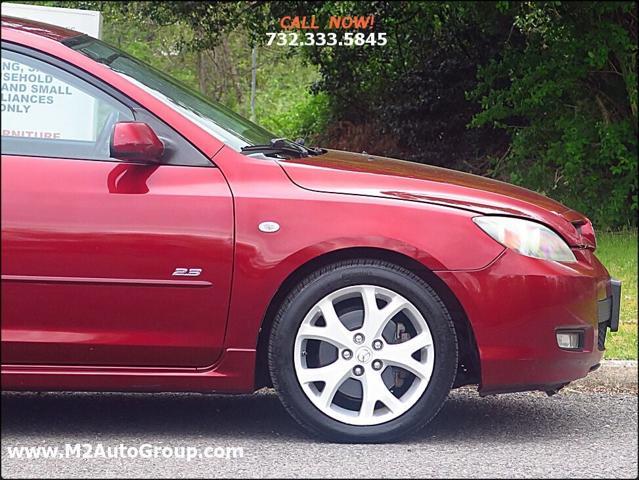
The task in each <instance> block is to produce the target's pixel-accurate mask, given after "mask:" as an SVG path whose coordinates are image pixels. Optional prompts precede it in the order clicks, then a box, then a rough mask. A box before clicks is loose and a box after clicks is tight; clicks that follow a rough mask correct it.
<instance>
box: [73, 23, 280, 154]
mask: <svg viewBox="0 0 639 480" xmlns="http://www.w3.org/2000/svg"><path fill="white" fill-rule="evenodd" d="M63 43H64V44H65V45H66V46H68V47H70V48H72V49H74V50H76V51H78V52H80V53H83V54H84V55H86V56H87V57H89V58H91V59H93V60H95V61H96V62H100V63H102V64H104V65H106V66H107V67H109V68H110V69H111V70H113V71H114V72H116V73H118V74H119V75H122V76H124V77H126V78H127V79H128V80H129V81H131V82H133V83H135V84H136V85H138V86H139V87H140V88H142V89H144V90H145V91H147V92H148V93H150V94H151V95H153V96H155V97H156V98H158V99H160V100H161V101H163V102H165V103H168V104H170V105H171V106H172V107H173V108H175V109H176V110H178V111H179V112H180V113H182V114H183V115H185V116H186V117H188V118H189V119H191V120H192V121H194V122H195V123H197V124H198V125H200V126H201V127H202V128H204V129H205V130H207V131H209V132H210V133H211V134H212V135H214V136H215V137H217V138H219V139H220V140H222V141H223V142H225V143H226V144H227V145H229V146H230V147H231V148H234V149H235V150H238V151H239V150H241V149H242V148H243V147H246V146H247V145H262V144H268V143H269V142H270V141H271V140H272V139H273V138H275V137H276V135H274V134H272V133H270V132H269V131H268V130H266V129H264V128H262V127H260V126H259V125H256V124H255V123H253V122H251V121H249V120H247V119H245V118H244V117H242V116H240V115H238V114H237V113H235V112H233V111H232V110H230V109H229V108H227V107H225V106H224V105H222V104H221V103H218V102H215V101H212V100H208V99H207V98H205V97H204V96H202V95H201V94H199V93H197V92H195V91H194V90H191V89H190V88H188V87H186V86H185V85H182V84H181V83H180V82H178V81H177V80H175V79H173V78H171V77H170V76H168V75H166V74H164V73H162V72H160V71H159V70H156V69H155V68H153V67H151V66H150V65H147V64H145V63H144V62H142V61H140V60H137V59H135V58H133V57H131V56H130V55H128V54H126V53H124V52H123V51H121V50H119V49H117V48H115V47H112V46H111V45H109V44H107V43H104V42H102V41H100V40H96V39H95V38H92V37H88V36H86V35H79V36H77V37H72V38H69V39H66V40H64V41H63Z"/></svg>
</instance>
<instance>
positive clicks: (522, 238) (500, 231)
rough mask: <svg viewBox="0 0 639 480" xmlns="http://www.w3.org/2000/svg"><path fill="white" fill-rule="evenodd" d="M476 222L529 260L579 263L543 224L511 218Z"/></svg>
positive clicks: (474, 219)
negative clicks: (541, 259) (532, 258)
mask: <svg viewBox="0 0 639 480" xmlns="http://www.w3.org/2000/svg"><path fill="white" fill-rule="evenodd" d="M473 221H474V222H475V223H476V224H477V226H478V227H479V228H481V229H482V230H483V231H484V232H486V233H487V234H488V235H490V236H491V237H493V238H494V239H495V240H497V241H498V242H499V243H501V244H502V245H504V246H505V247H508V248H511V249H513V250H515V251H517V252H519V253H521V254H522V255H526V256H527V257H534V258H543V259H545V260H555V261H557V262H576V261H577V259H576V258H575V256H574V255H573V253H572V251H571V250H570V247H568V245H567V244H566V242H565V241H564V240H563V239H562V238H561V237H560V236H559V235H557V234H556V233H555V232H553V231H552V230H550V229H549V228H547V227H545V226H543V225H541V224H540V223H536V222H531V221H529V220H522V219H520V218H512V217H474V218H473Z"/></svg>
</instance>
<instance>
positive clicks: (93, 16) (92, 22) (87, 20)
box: [2, 2, 102, 38]
mask: <svg viewBox="0 0 639 480" xmlns="http://www.w3.org/2000/svg"><path fill="white" fill-rule="evenodd" d="M2 15H8V16H10V17H18V18H26V19H28V20H35V21H36V22H43V23H49V24H51V25H57V26H59V27H64V28H68V29H70V30H75V31H76V32H81V33H86V34H87V35H90V36H92V37H95V38H101V36H102V14H101V13H100V12H96V11H93V10H78V9H75V8H58V7H41V6H40V5H23V4H21V3H7V2H2Z"/></svg>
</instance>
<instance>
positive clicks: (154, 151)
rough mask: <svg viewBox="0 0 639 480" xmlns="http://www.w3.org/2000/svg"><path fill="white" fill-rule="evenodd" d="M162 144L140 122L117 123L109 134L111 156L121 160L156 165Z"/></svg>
mask: <svg viewBox="0 0 639 480" xmlns="http://www.w3.org/2000/svg"><path fill="white" fill-rule="evenodd" d="M163 153H164V144H163V143H162V141H161V140H160V139H159V138H158V136H157V135H156V134H155V132H154V131H153V129H152V128H151V127H149V126H148V125H147V124H146V123H142V122H118V123H116V124H115V125H114V126H113V133H112V134H111V156H112V157H113V158H119V159H121V160H137V161H140V162H146V163H158V162H159V161H160V158H161V157H162V154H163Z"/></svg>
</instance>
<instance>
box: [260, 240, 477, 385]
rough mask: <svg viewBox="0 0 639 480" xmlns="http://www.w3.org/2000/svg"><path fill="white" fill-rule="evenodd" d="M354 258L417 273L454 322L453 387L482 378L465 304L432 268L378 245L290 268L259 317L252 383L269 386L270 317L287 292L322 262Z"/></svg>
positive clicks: (333, 253)
mask: <svg viewBox="0 0 639 480" xmlns="http://www.w3.org/2000/svg"><path fill="white" fill-rule="evenodd" d="M353 259H375V260H385V261H388V262H390V263H393V264H395V265H398V266H401V267H404V268H406V269H407V270H410V271H411V272H412V273H414V274H416V275H418V276H419V277H420V278H422V279H423V280H424V281H425V282H426V283H428V284H429V285H430V286H431V287H432V288H433V289H434V290H435V292H436V293H437V295H439V297H440V298H441V299H442V301H443V302H444V305H445V306H446V308H447V309H448V311H449V313H450V315H451V317H452V319H453V324H454V326H455V333H456V335H457V339H458V344H459V345H458V347H459V364H458V368H457V377H456V380H455V385H454V386H455V387H458V386H462V385H467V384H474V383H479V382H480V378H481V375H480V374H481V371H480V361H479V353H478V349H477V343H476V340H475V334H474V332H473V328H472V325H471V323H470V320H469V318H468V316H467V315H466V312H465V311H464V308H463V307H462V305H461V304H460V302H459V301H458V299H457V297H456V296H455V295H454V294H453V292H452V291H451V290H450V288H449V287H448V286H447V285H446V283H444V281H443V280H441V279H440V278H439V277H438V276H437V275H436V274H435V273H434V272H433V271H432V270H430V269H428V268H427V267H426V266H425V265H423V264H422V263H420V262H418V261H417V260H415V259H414V258H411V257H409V256H407V255H405V254H403V253H399V252H396V251H393V250H386V249H383V248H378V247H349V248H343V249H339V250H334V251H330V252H326V253H324V254H322V255H319V256H317V257H315V258H312V259H311V260H309V261H307V262H306V263H304V264H302V265H300V266H299V267H298V268H297V269H295V270H294V271H293V272H291V273H290V274H289V275H288V276H287V277H286V279H285V280H284V281H283V282H282V284H281V285H280V286H279V288H278V289H277V291H276V293H275V295H274V296H273V298H272V299H271V301H270V303H269V306H268V308H267V309H266V312H265V314H264V317H263V318H262V323H261V325H260V329H259V332H258V339H257V355H256V365H255V386H256V388H261V387H265V386H269V387H270V386H271V385H272V384H271V379H270V375H269V372H268V359H267V354H268V341H269V338H270V334H271V328H272V325H273V320H274V319H275V316H276V314H277V312H278V310H279V308H280V306H281V305H282V302H283V301H284V299H285V298H286V295H287V293H288V292H289V291H290V290H291V289H292V288H293V287H294V286H295V285H296V284H297V283H299V282H300V281H301V280H302V279H303V278H304V277H306V276H307V275H309V274H311V273H312V272H314V271H316V270H318V269H320V268H322V267H323V266H325V265H329V264H331V263H335V262H339V261H342V260H353Z"/></svg>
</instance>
